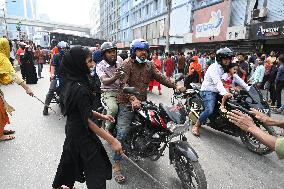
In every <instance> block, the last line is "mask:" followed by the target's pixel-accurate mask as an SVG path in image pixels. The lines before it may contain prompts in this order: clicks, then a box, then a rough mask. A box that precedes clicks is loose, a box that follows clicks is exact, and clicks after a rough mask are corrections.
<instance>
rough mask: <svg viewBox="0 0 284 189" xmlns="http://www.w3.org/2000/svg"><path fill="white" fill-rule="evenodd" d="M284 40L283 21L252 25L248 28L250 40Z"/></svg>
mask: <svg viewBox="0 0 284 189" xmlns="http://www.w3.org/2000/svg"><path fill="white" fill-rule="evenodd" d="M280 38H284V21H279V22H264V23H259V24H253V25H251V28H250V39H253V40H257V39H280Z"/></svg>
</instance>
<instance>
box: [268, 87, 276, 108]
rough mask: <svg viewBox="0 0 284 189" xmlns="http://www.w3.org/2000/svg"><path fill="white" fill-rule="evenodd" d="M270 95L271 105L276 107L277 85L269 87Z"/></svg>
mask: <svg viewBox="0 0 284 189" xmlns="http://www.w3.org/2000/svg"><path fill="white" fill-rule="evenodd" d="M269 93H270V100H271V105H272V106H275V102H276V87H275V83H271V84H270V86H269Z"/></svg>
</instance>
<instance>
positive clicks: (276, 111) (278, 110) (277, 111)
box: [272, 108, 282, 114]
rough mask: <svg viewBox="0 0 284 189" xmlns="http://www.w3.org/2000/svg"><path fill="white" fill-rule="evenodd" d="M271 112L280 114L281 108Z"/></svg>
mask: <svg viewBox="0 0 284 189" xmlns="http://www.w3.org/2000/svg"><path fill="white" fill-rule="evenodd" d="M272 112H273V113H275V114H281V113H282V110H281V109H280V108H279V109H274V110H272Z"/></svg>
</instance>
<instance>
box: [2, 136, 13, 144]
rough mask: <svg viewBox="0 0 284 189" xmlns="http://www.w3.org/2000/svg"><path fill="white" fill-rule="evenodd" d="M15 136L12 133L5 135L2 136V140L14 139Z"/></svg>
mask: <svg viewBox="0 0 284 189" xmlns="http://www.w3.org/2000/svg"><path fill="white" fill-rule="evenodd" d="M14 138H15V137H14V136H12V135H3V136H2V137H1V138H0V141H1V142H3V141H7V140H13V139H14Z"/></svg>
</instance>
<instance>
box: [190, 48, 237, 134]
mask: <svg viewBox="0 0 284 189" xmlns="http://www.w3.org/2000/svg"><path fill="white" fill-rule="evenodd" d="M233 56H234V54H233V52H232V51H231V49H229V48H227V47H225V48H221V49H219V50H218V51H217V53H216V60H217V62H216V63H213V64H212V65H211V66H209V68H208V70H207V72H206V74H205V76H204V81H203V82H202V85H201V89H200V96H201V97H202V99H203V105H204V111H203V112H201V114H200V116H199V119H198V121H197V122H196V124H195V125H194V126H193V127H192V133H193V134H194V135H195V136H199V135H200V127H201V125H202V124H205V123H206V120H207V118H209V117H210V116H211V115H212V114H213V112H214V108H215V104H216V100H217V96H218V93H219V94H220V95H222V96H225V98H230V97H231V96H232V94H231V93H229V92H227V90H226V89H225V87H224V85H223V83H222V80H221V78H222V75H223V74H224V73H226V72H227V68H228V65H229V64H230V63H231V62H232V57H233Z"/></svg>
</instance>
